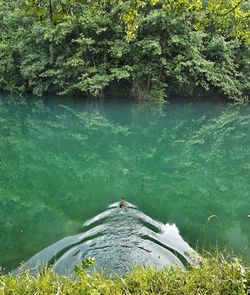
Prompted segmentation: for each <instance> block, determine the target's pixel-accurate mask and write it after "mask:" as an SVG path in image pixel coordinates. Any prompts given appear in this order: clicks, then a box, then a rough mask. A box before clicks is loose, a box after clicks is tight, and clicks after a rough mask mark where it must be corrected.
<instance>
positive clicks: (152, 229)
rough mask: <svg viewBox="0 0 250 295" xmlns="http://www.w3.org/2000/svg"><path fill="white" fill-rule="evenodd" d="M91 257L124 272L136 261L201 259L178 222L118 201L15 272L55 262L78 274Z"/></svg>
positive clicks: (157, 263)
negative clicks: (165, 220)
mask: <svg viewBox="0 0 250 295" xmlns="http://www.w3.org/2000/svg"><path fill="white" fill-rule="evenodd" d="M88 257H95V258H96V267H97V270H98V271H105V272H106V273H117V274H124V273H125V272H127V271H128V270H129V269H131V267H133V266H134V265H139V266H152V267H156V268H163V267H165V266H171V265H176V266H178V267H180V268H181V269H185V265H186V264H187V263H190V264H195V263H197V261H198V259H199V256H198V254H197V253H196V252H195V251H194V250H193V249H192V248H191V247H190V246H189V245H188V243H187V242H185V241H184V240H183V239H182V237H181V236H180V233H179V230H178V228H177V227H176V225H175V224H163V223H160V222H158V221H156V220H154V219H152V218H150V217H149V216H147V215H145V214H144V213H143V212H141V211H140V210H138V209H137V208H136V207H135V206H134V205H133V204H130V203H127V206H126V208H125V209H119V208H118V203H114V204H112V205H110V206H109V207H108V209H107V210H105V211H104V212H102V213H100V214H98V215H96V216H95V217H93V218H91V219H89V220H88V221H86V222H85V223H84V225H83V232H82V233H80V234H78V235H74V236H70V237H66V238H64V239H62V240H60V241H58V242H56V243H54V244H52V245H50V246H49V247H47V248H45V249H44V250H42V251H41V252H39V253H37V254H36V255H35V256H33V257H32V258H31V259H30V260H28V261H27V262H26V263H24V264H23V265H22V266H21V267H20V268H18V269H17V270H15V271H14V272H13V274H15V275H16V274H18V273H20V272H22V271H24V270H26V269H31V270H32V272H33V273H34V274H35V273H37V271H39V269H41V268H43V267H45V266H46V265H52V267H53V268H54V270H55V271H56V272H57V273H59V274H69V275H74V266H75V265H76V264H80V263H81V261H82V260H83V259H86V258H88Z"/></svg>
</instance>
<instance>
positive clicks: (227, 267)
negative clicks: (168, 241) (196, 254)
mask: <svg viewBox="0 0 250 295" xmlns="http://www.w3.org/2000/svg"><path fill="white" fill-rule="evenodd" d="M206 256H207V257H203V258H202V260H201V261H200V264H199V266H190V267H189V268H188V269H187V271H182V270H180V269H178V268H166V269H164V270H161V271H159V270H156V269H150V268H144V269H143V268H134V270H133V271H132V272H130V273H128V274H127V275H125V276H124V277H115V278H113V279H110V278H107V277H105V276H104V275H101V274H98V273H96V272H94V274H93V275H89V273H88V272H87V271H85V270H84V268H83V269H82V270H80V271H79V270H78V271H77V272H76V273H77V278H76V279H72V278H70V277H65V276H64V277H60V276H58V275H57V274H55V273H54V272H53V271H52V270H50V269H47V270H46V271H44V272H43V273H41V274H40V275H39V276H37V277H33V276H32V275H31V274H29V273H28V272H27V273H25V274H22V275H20V276H17V277H12V276H8V277H6V276H0V294H5V295H7V294H15V295H18V294H20V295H21V294H58V295H59V294H68V295H71V294H107V295H110V294H114V295H119V294H169V295H171V294H173V295H176V294H187V295H191V294H209V295H212V294H223V295H227V294H228V295H232V294H237V295H241V294H246V292H247V290H248V289H250V271H249V268H247V267H244V266H243V265H242V263H241V261H240V260H239V259H238V258H230V259H225V258H223V255H222V254H220V255H219V256H218V257H216V258H215V257H212V256H210V255H206Z"/></svg>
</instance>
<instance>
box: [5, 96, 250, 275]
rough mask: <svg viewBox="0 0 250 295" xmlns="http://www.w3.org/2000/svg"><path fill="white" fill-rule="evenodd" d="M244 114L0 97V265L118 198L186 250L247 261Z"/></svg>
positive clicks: (247, 114)
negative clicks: (220, 251)
mask: <svg viewBox="0 0 250 295" xmlns="http://www.w3.org/2000/svg"><path fill="white" fill-rule="evenodd" d="M249 179H250V108H249V106H239V105H230V104H226V103H222V102H218V103H215V102H213V103H210V102H205V101H204V102H193V103H191V102H175V103H169V104H166V105H164V106H162V105H153V104H150V103H135V102H130V101H122V100H117V101H114V100H112V101H111V100H107V101H105V102H101V101H99V102H98V101H92V102H91V101H85V102H83V101H80V100H73V99H61V100H60V99H56V98H47V99H44V100H38V99H32V98H29V99H26V100H20V99H19V100H17V99H11V98H10V97H7V98H6V97H4V96H2V97H1V98H0V265H1V266H2V267H4V268H5V271H9V270H11V269H14V268H16V267H17V266H18V264H19V263H20V262H21V261H26V260H28V259H29V258H30V257H32V256H33V255H34V254H36V253H37V252H39V251H41V250H42V249H44V248H46V247H47V246H49V245H51V244H53V243H55V242H57V241H59V240H61V239H63V238H65V237H67V236H74V235H78V234H80V233H81V232H82V230H83V228H82V225H83V224H84V222H85V221H86V220H88V219H90V218H92V217H94V216H96V215H97V214H99V213H100V212H103V211H104V210H105V209H106V208H107V206H108V205H109V204H111V203H113V202H116V201H118V200H119V199H120V198H121V196H125V199H126V200H127V201H129V202H131V203H133V204H135V205H136V206H138V208H139V209H140V211H141V212H143V213H144V214H147V216H150V217H151V218H152V219H154V220H158V221H159V222H161V223H162V224H175V225H176V227H178V229H179V231H180V234H181V236H182V238H183V239H184V240H185V241H187V242H188V243H189V245H190V246H191V247H193V248H196V247H197V246H198V248H199V249H201V248H205V249H207V250H210V249H211V248H212V247H215V246H216V245H218V246H219V247H220V248H224V247H226V248H227V249H229V250H232V251H233V252H234V253H236V254H238V255H241V256H243V257H245V258H247V259H249V254H248V253H249V248H250V230H249V228H250V218H248V215H249V214H250V205H249V204H250V181H249Z"/></svg>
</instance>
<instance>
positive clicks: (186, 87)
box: [0, 0, 250, 101]
mask: <svg viewBox="0 0 250 295" xmlns="http://www.w3.org/2000/svg"><path fill="white" fill-rule="evenodd" d="M249 9H250V3H249V0H247V1H244V0H227V1H224V0H223V1H222V0H220V1H215V0H208V1H203V2H202V1H201V0H178V1H176V0H175V1H172V0H144V1H135V0H133V1H132V0H131V1H123V0H105V1H103V0H99V1H98V0H97V1H84V0H81V1H76V0H67V1H66V0H43V1H41V0H33V1H25V0H18V1H17V0H15V1H5V0H0V30H1V34H0V88H1V89H2V90H7V91H9V92H15V93H21V94H22V93H28V94H34V95H37V96H42V95H49V94H57V95H91V96H95V97H102V96H103V95H105V94H110V95H111V94H113V95H116V96H117V95H120V96H121V95H124V96H126V95H130V94H131V95H132V96H134V97H135V98H137V99H154V100H162V99H164V98H165V97H166V96H167V95H173V94H175V95H182V96H183V95H184V96H191V95H215V94H216V95H220V96H223V97H227V98H230V99H234V100H239V101H243V100H246V99H247V98H248V97H249V89H250V76H249V70H250V66H249V57H250V46H249V40H250V28H249V15H250V12H249V11H250V10H249Z"/></svg>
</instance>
